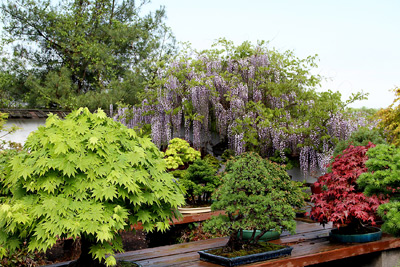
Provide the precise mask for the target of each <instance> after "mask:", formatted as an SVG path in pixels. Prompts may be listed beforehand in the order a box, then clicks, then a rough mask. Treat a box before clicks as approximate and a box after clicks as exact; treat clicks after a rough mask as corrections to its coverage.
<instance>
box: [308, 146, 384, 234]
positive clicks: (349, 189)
mask: <svg viewBox="0 0 400 267" xmlns="http://www.w3.org/2000/svg"><path fill="white" fill-rule="evenodd" d="M374 146H375V145H374V144H372V143H369V144H368V145H367V146H357V147H355V146H352V145H350V146H349V147H348V148H347V149H346V150H344V151H343V152H342V154H339V155H338V156H336V158H335V160H334V161H333V162H332V163H330V164H329V167H330V168H331V172H329V173H326V174H325V175H323V176H321V177H319V178H318V181H317V182H315V185H316V186H321V187H322V192H321V193H319V194H313V195H312V196H311V200H312V202H313V203H314V207H313V208H312V210H311V216H312V217H313V218H314V219H315V220H317V221H318V222H320V223H322V224H326V223H328V222H333V224H334V226H336V227H338V228H339V227H341V226H343V225H346V226H347V227H346V228H345V229H342V230H341V231H342V232H343V233H346V232H348V233H355V232H356V231H360V230H361V229H360V228H363V226H364V224H371V225H374V224H375V220H376V210H377V208H378V206H379V205H380V204H382V203H384V202H385V201H386V200H385V197H384V196H383V195H380V196H376V195H374V196H370V197H367V196H365V195H364V194H363V193H362V190H361V189H360V188H359V187H358V185H357V179H358V178H359V176H360V175H361V174H362V173H364V172H366V171H367V167H366V166H365V162H366V161H367V159H368V156H367V155H366V153H367V151H368V149H370V148H371V147H374Z"/></svg>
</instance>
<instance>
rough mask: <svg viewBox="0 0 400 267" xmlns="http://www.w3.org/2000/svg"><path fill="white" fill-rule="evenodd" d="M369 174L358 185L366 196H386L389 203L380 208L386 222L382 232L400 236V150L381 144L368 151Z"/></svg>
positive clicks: (362, 177)
mask: <svg viewBox="0 0 400 267" xmlns="http://www.w3.org/2000/svg"><path fill="white" fill-rule="evenodd" d="M367 155H368V158H369V159H368V161H367V162H366V166H367V167H368V172H366V173H364V174H362V175H361V177H360V179H358V181H357V183H358V185H359V186H360V187H361V188H363V189H364V192H365V194H366V195H373V194H385V195H388V196H389V197H390V201H389V202H388V203H385V204H382V205H381V206H379V209H378V214H379V215H380V216H381V217H382V219H383V220H384V224H383V225H382V230H384V231H385V232H388V233H391V234H393V235H396V236H399V235H400V219H399V218H400V202H399V201H400V149H399V148H397V147H395V146H394V145H387V144H381V145H377V146H376V147H375V148H371V149H370V150H368V153H367Z"/></svg>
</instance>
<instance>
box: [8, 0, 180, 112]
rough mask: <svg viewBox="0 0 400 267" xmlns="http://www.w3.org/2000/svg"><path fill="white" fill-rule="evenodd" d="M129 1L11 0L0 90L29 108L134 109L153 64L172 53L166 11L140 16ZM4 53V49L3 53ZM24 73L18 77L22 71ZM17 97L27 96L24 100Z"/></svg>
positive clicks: (9, 2)
mask: <svg viewBox="0 0 400 267" xmlns="http://www.w3.org/2000/svg"><path fill="white" fill-rule="evenodd" d="M136 2H137V1H134V0H126V1H122V0H67V1H60V2H58V3H56V4H54V1H50V0H33V1H27V0H11V1H7V3H5V4H2V6H1V11H2V13H3V16H4V19H3V23H4V28H3V34H2V40H3V44H4V45H8V47H9V48H11V49H12V55H9V56H11V59H10V60H8V62H7V63H8V64H7V65H10V67H8V68H6V69H5V70H4V69H3V73H6V74H9V75H14V76H15V77H14V81H15V82H14V83H12V84H8V86H5V88H3V89H2V90H3V91H5V92H8V94H9V95H12V96H13V97H14V99H16V100H18V101H20V102H27V103H29V105H30V106H34V107H51V108H66V109H72V108H75V107H79V106H87V107H89V108H91V109H94V108H96V107H107V108H108V106H109V104H111V103H116V102H117V101H124V102H126V103H131V104H132V103H136V102H137V97H138V96H137V95H138V93H139V92H140V91H142V90H143V82H144V81H146V80H147V79H150V78H151V77H152V76H153V75H154V73H153V72H152V67H153V66H152V64H154V62H155V61H158V60H162V59H164V58H165V57H166V56H167V55H169V54H171V53H173V52H174V50H175V46H174V38H173V36H172V35H171V32H170V30H169V29H168V28H167V27H166V26H165V24H164V23H163V20H164V19H165V10H164V8H160V9H159V10H156V11H155V12H154V13H149V14H147V15H142V13H141V8H142V7H143V5H145V4H146V3H148V2H149V1H147V0H143V1H141V2H140V3H139V4H137V3H136ZM5 51H6V50H5ZM22 70H23V71H22ZM24 95H27V97H26V98H24Z"/></svg>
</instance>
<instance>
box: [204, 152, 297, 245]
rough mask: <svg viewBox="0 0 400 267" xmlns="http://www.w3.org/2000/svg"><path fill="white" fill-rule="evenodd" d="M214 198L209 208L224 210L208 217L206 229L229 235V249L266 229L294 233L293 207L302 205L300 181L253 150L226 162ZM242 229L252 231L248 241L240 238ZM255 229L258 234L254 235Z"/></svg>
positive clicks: (243, 243) (242, 243) (257, 237)
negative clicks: (220, 213)
mask: <svg viewBox="0 0 400 267" xmlns="http://www.w3.org/2000/svg"><path fill="white" fill-rule="evenodd" d="M216 197H217V201H216V202H214V203H213V204H212V206H211V208H212V209H213V210H220V209H221V210H225V212H226V215H224V216H223V215H220V216H218V217H213V218H211V220H210V221H208V222H207V224H206V225H205V229H206V228H208V229H210V228H214V230H215V229H218V230H221V231H227V232H228V233H229V235H230V238H229V241H228V244H227V250H228V251H229V250H230V251H233V250H237V249H240V248H243V247H244V245H248V244H256V243H257V242H258V240H259V238H260V237H261V236H263V235H264V234H265V233H266V232H267V231H269V230H274V231H278V232H279V233H281V232H282V231H283V230H288V231H290V232H292V233H294V231H295V230H296V222H295V220H294V218H295V212H294V208H295V207H297V208H300V207H302V206H303V205H304V194H303V193H302V187H301V183H299V182H295V181H292V180H291V179H290V177H289V175H288V174H287V172H286V171H285V170H284V168H282V167H281V166H279V165H278V164H276V163H272V162H271V161H269V160H267V159H263V158H261V157H260V156H259V155H258V154H256V153H253V152H246V153H243V154H241V155H239V156H236V157H235V158H234V159H233V160H229V161H228V162H227V165H226V172H225V174H224V175H223V177H222V186H221V187H220V188H219V189H218V191H217V193H216ZM243 229H246V230H254V234H253V236H252V238H251V239H250V240H248V241H244V240H243V238H242V237H243V233H242V232H243ZM255 230H260V231H261V233H260V234H259V235H255ZM238 233H239V237H238Z"/></svg>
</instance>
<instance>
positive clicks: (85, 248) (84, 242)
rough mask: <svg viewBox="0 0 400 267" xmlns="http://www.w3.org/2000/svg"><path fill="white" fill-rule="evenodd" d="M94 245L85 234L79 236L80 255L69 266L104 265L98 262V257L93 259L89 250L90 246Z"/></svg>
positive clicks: (93, 266) (94, 266) (92, 266)
mask: <svg viewBox="0 0 400 267" xmlns="http://www.w3.org/2000/svg"><path fill="white" fill-rule="evenodd" d="M92 245H94V242H93V241H91V240H90V239H89V238H87V237H86V236H84V235H82V236H81V255H80V256H79V259H78V260H76V261H75V262H72V263H71V264H70V265H69V266H70V267H71V266H74V267H104V266H105V264H102V263H100V261H99V260H98V259H96V260H95V259H93V257H92V255H91V254H90V253H89V252H90V247H91V246H92Z"/></svg>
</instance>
